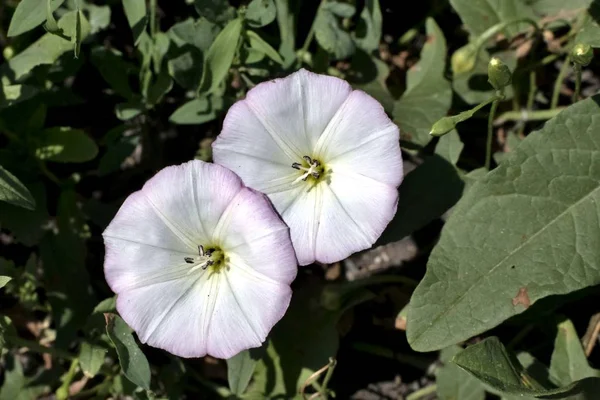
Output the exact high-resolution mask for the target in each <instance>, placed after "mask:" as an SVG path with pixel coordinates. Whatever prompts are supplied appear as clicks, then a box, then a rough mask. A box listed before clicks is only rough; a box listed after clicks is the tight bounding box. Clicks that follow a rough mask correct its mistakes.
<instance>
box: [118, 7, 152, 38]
mask: <svg viewBox="0 0 600 400" xmlns="http://www.w3.org/2000/svg"><path fill="white" fill-rule="evenodd" d="M122 1H123V10H124V11H125V16H126V17H127V22H129V27H130V28H131V32H132V33H133V43H134V44H135V45H136V46H137V45H138V43H139V42H140V39H141V37H142V33H143V32H144V31H145V30H146V25H147V24H148V15H147V11H146V1H145V0H122Z"/></svg>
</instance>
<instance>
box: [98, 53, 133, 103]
mask: <svg viewBox="0 0 600 400" xmlns="http://www.w3.org/2000/svg"><path fill="white" fill-rule="evenodd" d="M90 60H91V62H92V64H93V65H94V67H96V69H97V70H98V72H100V75H102V77H103V78H104V80H105V81H106V82H107V83H108V84H109V85H110V87H111V88H112V89H113V90H114V91H115V92H116V93H118V94H119V95H121V96H123V97H125V98H126V99H131V98H133V91H132V90H131V86H130V85H129V76H130V75H131V74H132V73H133V72H135V67H134V66H133V65H131V64H130V63H128V62H126V61H125V60H123V54H122V53H120V52H119V51H117V50H114V49H107V48H105V47H104V46H101V47H95V48H93V49H92V52H91V59H90Z"/></svg>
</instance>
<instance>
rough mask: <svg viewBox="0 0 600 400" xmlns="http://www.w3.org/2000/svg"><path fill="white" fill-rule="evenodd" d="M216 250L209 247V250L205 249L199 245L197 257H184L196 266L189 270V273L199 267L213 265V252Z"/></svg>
mask: <svg viewBox="0 0 600 400" xmlns="http://www.w3.org/2000/svg"><path fill="white" fill-rule="evenodd" d="M213 252H214V250H212V249H209V250H208V251H204V246H202V245H198V256H196V257H184V260H185V262H186V263H188V264H194V266H193V267H192V268H191V269H190V270H189V272H188V273H192V272H194V271H196V270H197V269H198V268H202V269H203V270H205V269H206V268H208V267H210V266H211V265H213V264H214V263H215V262H214V260H211V257H212V254H213Z"/></svg>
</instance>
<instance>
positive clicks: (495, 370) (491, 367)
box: [409, 324, 600, 400]
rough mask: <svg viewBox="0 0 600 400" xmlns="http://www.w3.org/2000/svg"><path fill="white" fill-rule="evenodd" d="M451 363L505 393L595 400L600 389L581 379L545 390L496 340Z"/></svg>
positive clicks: (595, 380) (598, 381)
mask: <svg viewBox="0 0 600 400" xmlns="http://www.w3.org/2000/svg"><path fill="white" fill-rule="evenodd" d="M409 326H410V324H409ZM452 361H453V362H454V363H456V364H457V365H458V366H459V367H461V368H462V369H464V370H465V371H467V372H469V373H470V374H471V375H473V376H474V377H476V378H477V379H479V380H480V381H482V382H483V383H485V384H486V385H489V386H490V387H492V388H493V389H495V390H498V391H500V392H501V393H506V394H516V395H521V396H528V395H530V396H533V397H536V398H541V399H544V398H548V399H549V398H551V399H567V398H568V399H573V400H574V399H581V400H583V399H587V398H592V397H587V396H592V395H593V394H594V393H596V394H597V393H598V392H597V390H598V389H600V379H598V378H587V379H583V380H579V381H577V382H574V383H573V384H571V385H568V386H564V387H560V388H545V387H543V386H542V385H541V384H540V383H539V382H537V381H536V380H535V379H534V378H533V377H532V376H531V375H530V374H529V373H528V372H527V371H526V370H525V369H524V368H523V366H522V365H521V364H520V363H519V362H518V361H517V360H516V359H515V357H514V356H513V355H511V354H509V353H508V352H507V351H506V349H505V348H504V346H503V345H502V343H500V341H499V340H498V338H496V337H491V338H487V339H484V340H483V341H481V342H480V343H477V344H475V345H472V346H469V347H467V348H466V349H465V350H463V351H462V352H460V353H458V354H457V355H455V356H454V358H453V360H452ZM572 396H577V397H572ZM579 396H581V397H579Z"/></svg>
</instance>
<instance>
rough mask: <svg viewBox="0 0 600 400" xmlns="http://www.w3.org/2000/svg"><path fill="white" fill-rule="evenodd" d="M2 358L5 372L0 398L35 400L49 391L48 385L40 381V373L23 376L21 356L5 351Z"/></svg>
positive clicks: (2, 399)
mask: <svg viewBox="0 0 600 400" xmlns="http://www.w3.org/2000/svg"><path fill="white" fill-rule="evenodd" d="M3 358H4V360H3V364H4V365H5V372H4V382H3V383H2V389H0V400H35V399H39V398H40V397H42V396H43V395H44V394H47V393H48V392H49V390H50V386H49V385H48V384H45V383H43V382H41V381H40V378H41V376H42V373H38V374H36V375H34V376H25V373H24V372H23V366H22V365H21V361H20V360H21V357H15V356H14V355H13V354H11V353H7V354H6V355H5V356H4V357H3Z"/></svg>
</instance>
